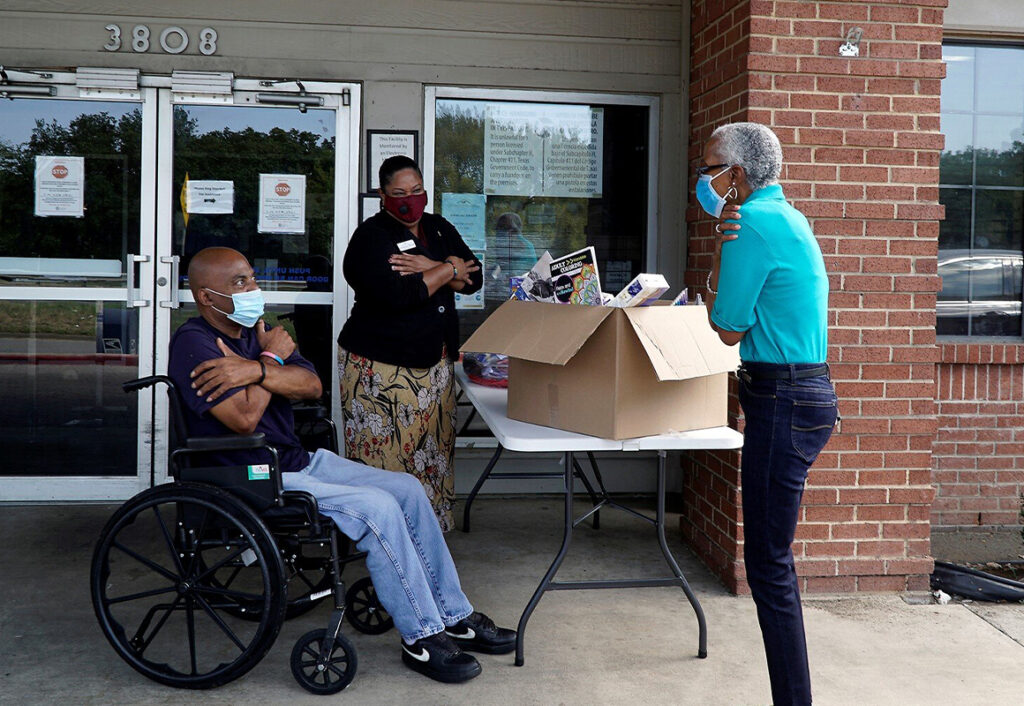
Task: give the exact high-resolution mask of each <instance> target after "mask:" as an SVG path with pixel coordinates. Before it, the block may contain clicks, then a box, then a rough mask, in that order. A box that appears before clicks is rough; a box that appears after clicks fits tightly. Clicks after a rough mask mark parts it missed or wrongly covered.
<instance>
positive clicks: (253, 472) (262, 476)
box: [249, 463, 270, 480]
mask: <svg viewBox="0 0 1024 706" xmlns="http://www.w3.org/2000/svg"><path fill="white" fill-rule="evenodd" d="M269 479H270V466H268V465H267V464H265V463H261V464H260V465H258V466H249V480H269Z"/></svg>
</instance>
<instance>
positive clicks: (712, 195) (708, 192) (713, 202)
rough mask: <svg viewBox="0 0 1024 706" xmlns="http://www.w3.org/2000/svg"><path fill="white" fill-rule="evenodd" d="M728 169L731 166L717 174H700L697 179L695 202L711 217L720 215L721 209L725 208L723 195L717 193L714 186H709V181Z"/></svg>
mask: <svg viewBox="0 0 1024 706" xmlns="http://www.w3.org/2000/svg"><path fill="white" fill-rule="evenodd" d="M730 169H732V167H726V168H725V169H723V170H722V171H720V172H718V174H701V175H700V177H699V178H698V179H697V202H698V203H700V207H701V208H703V209H704V211H705V212H706V213H707V214H708V215H709V216H711V217H712V218H718V217H719V216H721V215H722V209H723V208H725V197H724V196H719V195H718V192H717V191H715V187H713V186H711V182H712V181H713V180H715V179H717V178H718V177H720V176H722V175H723V174H725V173H726V172H727V171H729V170H730Z"/></svg>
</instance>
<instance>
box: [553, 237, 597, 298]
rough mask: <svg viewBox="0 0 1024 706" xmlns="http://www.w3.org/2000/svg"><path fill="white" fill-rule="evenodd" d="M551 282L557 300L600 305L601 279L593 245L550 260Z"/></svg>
mask: <svg viewBox="0 0 1024 706" xmlns="http://www.w3.org/2000/svg"><path fill="white" fill-rule="evenodd" d="M551 284H552V285H554V288H555V301H557V302H560V303H562V304H585V305H587V306H601V305H602V302H601V279H600V277H599V276H598V272H597V255H596V253H595V252H594V247H593V246H592V245H591V246H589V247H586V248H583V249H582V250H577V251H576V252H573V253H569V254H568V255H564V256H562V257H559V258H556V259H554V260H552V261H551Z"/></svg>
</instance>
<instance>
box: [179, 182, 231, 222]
mask: <svg viewBox="0 0 1024 706" xmlns="http://www.w3.org/2000/svg"><path fill="white" fill-rule="evenodd" d="M185 205H186V208H187V209H188V212H189V213H190V214H193V213H234V211H235V183H234V182H233V181H210V180H202V179H189V180H188V187H187V188H186V190H185Z"/></svg>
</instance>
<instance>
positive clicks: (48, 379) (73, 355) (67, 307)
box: [0, 301, 139, 476]
mask: <svg viewBox="0 0 1024 706" xmlns="http://www.w3.org/2000/svg"><path fill="white" fill-rule="evenodd" d="M138 311H139V310H138V309H125V308H124V303H123V302H103V301H62V302H57V301H54V302H47V301H0V400H2V401H3V402H2V404H0V448H3V454H4V458H5V459H7V460H10V461H14V460H16V461H17V462H16V463H3V464H0V475H6V476H104V475H106V476H110V475H118V476H134V475H135V474H136V448H137V443H138V441H137V440H138V412H137V409H138V407H137V405H136V400H135V396H129V395H126V394H125V393H124V392H123V391H122V390H121V383H122V382H125V381H127V380H131V379H133V378H136V377H138V371H139V361H138V355H136V351H137V350H138Z"/></svg>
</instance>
